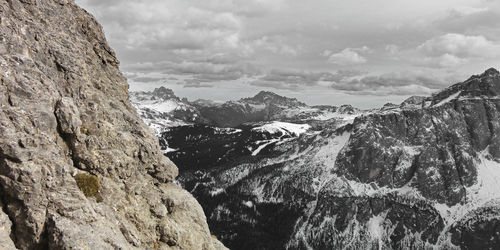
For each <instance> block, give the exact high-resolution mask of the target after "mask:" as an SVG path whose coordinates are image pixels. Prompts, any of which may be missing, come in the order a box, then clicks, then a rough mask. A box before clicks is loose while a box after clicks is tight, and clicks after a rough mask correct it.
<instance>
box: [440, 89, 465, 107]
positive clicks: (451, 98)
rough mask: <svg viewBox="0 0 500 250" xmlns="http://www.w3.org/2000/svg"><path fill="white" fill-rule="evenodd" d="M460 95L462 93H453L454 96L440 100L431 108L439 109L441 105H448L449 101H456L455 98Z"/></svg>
mask: <svg viewBox="0 0 500 250" xmlns="http://www.w3.org/2000/svg"><path fill="white" fill-rule="evenodd" d="M460 93H462V91H458V92H457V93H455V94H453V95H450V96H448V97H447V98H445V99H443V100H442V101H440V102H439V103H437V104H434V106H433V107H439V106H442V105H444V104H445V103H448V102H450V101H451V100H453V99H456V98H457V97H458V96H459V95H460Z"/></svg>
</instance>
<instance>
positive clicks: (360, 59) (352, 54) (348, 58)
mask: <svg viewBox="0 0 500 250" xmlns="http://www.w3.org/2000/svg"><path fill="white" fill-rule="evenodd" d="M367 51H369V48H368V47H362V48H358V49H353V48H345V49H343V50H342V51H340V52H338V53H333V52H331V51H330V50H325V51H324V52H323V53H322V55H323V56H327V57H328V62H330V63H333V64H338V65H344V66H345V65H356V64H363V63H366V62H368V60H367V59H366V58H365V57H364V56H362V55H360V53H363V52H367Z"/></svg>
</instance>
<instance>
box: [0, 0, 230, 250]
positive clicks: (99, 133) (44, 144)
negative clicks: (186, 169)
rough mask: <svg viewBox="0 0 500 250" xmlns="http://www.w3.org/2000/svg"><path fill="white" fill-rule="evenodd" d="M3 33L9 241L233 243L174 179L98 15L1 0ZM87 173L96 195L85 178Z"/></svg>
mask: <svg viewBox="0 0 500 250" xmlns="http://www.w3.org/2000/svg"><path fill="white" fill-rule="evenodd" d="M0 40H1V42H0V201H1V204H2V206H1V208H2V209H1V210H0V222H1V223H0V225H1V226H0V248H1V249H12V248H14V246H15V247H16V248H18V249H40V248H49V249H136V248H138V249H170V248H172V249H218V248H224V247H223V246H222V244H220V243H219V242H218V241H217V240H214V239H213V238H212V237H211V235H210V231H209V228H208V226H207V224H206V218H205V215H204V213H203V210H202V208H201V207H200V205H199V204H198V202H197V201H196V200H195V199H194V198H193V197H192V196H191V195H190V194H189V193H188V192H186V191H184V190H182V189H181V188H180V187H178V186H177V185H175V184H173V183H172V182H171V181H172V180H173V179H174V178H175V177H176V176H177V168H176V166H175V165H174V164H173V163H172V162H171V161H170V160H169V159H168V158H166V157H165V156H163V155H162V154H161V151H160V149H159V146H158V140H157V138H155V136H154V133H153V131H152V130H151V129H150V128H148V127H147V126H146V125H145V124H144V123H143V122H142V121H141V119H140V118H139V117H138V115H137V114H136V110H135V109H134V108H133V107H132V106H131V104H130V102H129V93H128V84H127V81H126V79H125V78H124V77H123V75H122V74H121V72H120V71H119V69H118V65H119V62H118V61H117V59H116V57H115V54H114V52H113V50H112V49H111V48H110V47H109V46H108V44H107V42H106V39H105V37H104V34H103V31H102V28H101V26H100V25H99V24H98V23H97V22H96V21H95V19H94V18H93V17H91V15H89V14H88V13H87V12H86V11H85V10H83V9H81V8H79V7H78V6H76V5H75V3H74V2H73V1H70V0H43V1H42V0H30V1H27V0H22V1H21V0H9V1H1V2H0ZM82 172H85V173H88V174H91V175H94V176H96V177H97V179H98V180H99V183H100V185H99V190H98V195H97V196H95V197H86V196H85V195H84V194H83V192H82V191H81V190H80V189H79V187H78V186H77V184H76V181H75V179H74V175H75V174H77V173H82ZM6 236H10V237H6Z"/></svg>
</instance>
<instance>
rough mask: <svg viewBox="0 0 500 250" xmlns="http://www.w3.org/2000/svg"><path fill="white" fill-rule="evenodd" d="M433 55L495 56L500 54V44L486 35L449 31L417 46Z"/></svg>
mask: <svg viewBox="0 0 500 250" xmlns="http://www.w3.org/2000/svg"><path fill="white" fill-rule="evenodd" d="M417 49H418V50H419V51H420V52H422V53H424V54H426V55H428V56H431V57H436V56H442V55H446V54H448V55H453V56H456V57H462V58H467V57H483V58H487V57H494V56H497V55H498V54H500V45H498V44H496V43H494V42H492V41H490V40H488V39H486V38H485V37H484V36H467V35H463V34H457V33H449V34H445V35H442V36H439V37H435V38H432V39H429V40H427V41H425V42H424V43H423V44H421V45H420V46H418V48H417Z"/></svg>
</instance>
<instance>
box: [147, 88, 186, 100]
mask: <svg viewBox="0 0 500 250" xmlns="http://www.w3.org/2000/svg"><path fill="white" fill-rule="evenodd" d="M152 95H153V96H155V97H158V98H161V99H163V100H168V99H179V97H177V96H176V95H175V93H174V91H173V90H172V89H169V88H165V87H163V86H161V87H159V88H155V89H154V90H153V92H152Z"/></svg>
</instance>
